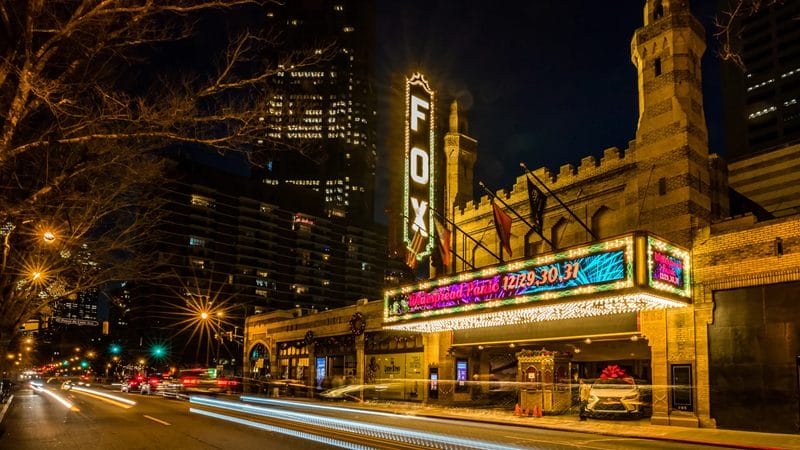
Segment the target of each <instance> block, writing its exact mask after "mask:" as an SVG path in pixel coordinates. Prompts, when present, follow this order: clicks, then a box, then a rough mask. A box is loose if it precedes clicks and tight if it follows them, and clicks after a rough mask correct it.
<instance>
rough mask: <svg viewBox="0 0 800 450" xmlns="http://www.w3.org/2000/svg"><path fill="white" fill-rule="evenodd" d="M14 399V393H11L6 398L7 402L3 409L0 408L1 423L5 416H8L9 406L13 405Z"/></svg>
mask: <svg viewBox="0 0 800 450" xmlns="http://www.w3.org/2000/svg"><path fill="white" fill-rule="evenodd" d="M13 400H14V394H11V395H10V396H9V397H8V400H6V402H5V404H4V405H3V409H0V423H3V417H5V416H6V411H8V408H9V406H11V402H12V401H13Z"/></svg>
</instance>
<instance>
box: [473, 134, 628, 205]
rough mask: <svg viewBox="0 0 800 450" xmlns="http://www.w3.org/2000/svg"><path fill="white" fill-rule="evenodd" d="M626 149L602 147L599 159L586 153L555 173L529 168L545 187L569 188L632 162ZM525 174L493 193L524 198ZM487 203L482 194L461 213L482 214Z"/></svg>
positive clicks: (508, 198) (488, 202)
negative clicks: (509, 188)
mask: <svg viewBox="0 0 800 450" xmlns="http://www.w3.org/2000/svg"><path fill="white" fill-rule="evenodd" d="M629 153H631V152H630V151H628V152H623V151H622V150H620V149H619V148H617V147H610V148H607V149H605V150H604V151H603V157H602V158H601V159H600V161H598V160H597V158H595V157H594V156H587V157H585V158H583V159H581V163H580V165H579V166H578V167H575V166H573V165H572V164H564V165H562V166H561V167H560V169H559V172H558V173H557V174H554V173H553V172H551V171H550V169H548V168H547V167H539V168H538V169H535V170H533V171H532V172H533V174H534V175H535V176H536V178H538V179H539V180H541V181H542V182H544V183H545V184H547V187H548V188H550V189H552V190H554V191H555V190H560V189H565V188H569V187H570V186H572V185H576V184H579V183H583V182H585V181H587V180H589V179H591V178H595V177H598V176H602V175H605V174H608V173H611V172H613V171H616V170H618V169H620V168H621V167H623V166H625V165H628V164H631V163H633V162H634V161H633V158H632V155H630V154H629ZM526 177H527V175H526V174H524V173H523V174H521V175H519V176H518V177H517V179H516V180H515V182H514V185H513V186H512V187H511V190H505V189H501V190H499V191H497V192H495V195H498V196H499V197H500V198H502V199H504V200H511V199H515V198H517V197H518V196H523V197H524V198H527V195H528V185H527V182H526ZM490 204H491V198H489V196H488V195H483V196H481V197H480V199H479V200H478V201H477V202H475V201H471V202H467V204H466V205H465V208H464V209H463V210H462V214H463V215H465V216H471V214H470V213H469V211H470V210H476V211H481V212H482V213H483V214H485V212H486V210H485V208H488V207H489V206H490ZM466 218H467V217H463V218H461V219H462V220H463V219H466Z"/></svg>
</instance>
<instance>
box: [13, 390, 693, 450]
mask: <svg viewBox="0 0 800 450" xmlns="http://www.w3.org/2000/svg"><path fill="white" fill-rule="evenodd" d="M44 389H46V390H47V391H40V390H34V389H31V388H28V387H21V388H20V389H18V390H17V391H16V393H15V396H14V398H13V401H12V404H11V405H10V407H9V408H8V411H7V412H6V414H5V417H4V418H3V419H2V423H1V424H0V426H2V428H3V430H4V432H3V434H2V435H0V448H2V449H18V450H28V449H37V450H38V449H120V450H122V449H125V450H128V449H193V450H194V449H237V450H246V449H265V448H267V449H276V450H281V449H297V450H303V449H328V448H356V449H362V448H363V449H367V448H376V449H418V448H445V449H470V448H471V449H482V450H490V449H513V448H520V449H522V448H525V449H531V448H536V449H578V448H580V449H632V448H633V449H656V448H670V449H689V448H705V449H707V448H708V447H707V446H692V445H681V444H679V443H676V442H662V441H651V440H642V439H628V438H621V437H613V436H600V435H594V434H587V433H571V432H563V431H553V430H543V429H536V428H529V427H516V426H505V425H496V424H488V423H478V422H471V421H459V420H452V419H436V418H423V417H415V416H409V415H395V414H389V413H386V412H382V411H378V410H362V409H353V408H352V407H346V406H344V405H341V404H335V403H319V402H302V401H301V402H298V401H286V400H282V399H277V400H276V399H262V398H256V397H243V398H242V400H243V401H242V400H239V399H238V398H222V397H221V398H209V397H195V398H193V399H192V400H191V401H183V400H169V399H164V398H161V397H157V396H142V395H139V394H123V393H120V392H117V391H111V390H108V389H104V388H102V387H100V388H97V387H90V388H88V390H85V391H78V390H77V389H73V390H71V391H64V390H61V389H59V387H58V385H53V384H51V385H45V386H44ZM103 395H112V396H113V398H108V397H104V396H103ZM59 398H60V399H61V400H59ZM62 401H63V402H67V404H64V403H62ZM134 402H135V403H134Z"/></svg>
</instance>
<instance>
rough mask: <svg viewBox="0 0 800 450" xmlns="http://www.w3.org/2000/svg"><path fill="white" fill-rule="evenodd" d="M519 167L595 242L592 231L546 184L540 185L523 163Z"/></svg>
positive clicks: (540, 182) (595, 238) (595, 237)
mask: <svg viewBox="0 0 800 450" xmlns="http://www.w3.org/2000/svg"><path fill="white" fill-rule="evenodd" d="M519 165H520V167H522V168H523V169H525V171H526V172H527V173H528V174H529V175H530V176H532V177H533V179H534V180H536V182H537V183H539V184H541V185H542V186H543V187H544V189H545V190H546V191H547V193H548V194H550V195H552V196H553V198H554V199H556V201H557V202H558V204H559V205H561V206H562V207H563V208H564V209H566V210H567V212H568V213H569V214H570V215H571V216H572V217H573V218H574V219H575V220H577V221H578V223H579V224H581V226H582V227H583V228H584V229H585V230H586V231H588V232H589V235H590V236H592V239H594V240H595V241H596V240H597V236H595V234H594V231H592V230H591V229H590V228H589V227H587V226H586V224H585V223H583V221H582V220H581V219H580V218H579V217H578V216H576V215H575V213H574V212H572V210H571V209H569V207H568V206H567V205H565V204H564V202H562V201H561V199H560V198H558V196H557V195H556V194H555V192H553V191H551V190H550V188H549V187H547V185H546V184H544V183H542V180H540V179H539V178H538V177H537V176H536V175H535V174H534V173H533V172H531V169H528V166H526V165H525V163H523V162H521V163H519ZM551 247H552V246H551Z"/></svg>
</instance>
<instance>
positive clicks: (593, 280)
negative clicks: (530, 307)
mask: <svg viewBox="0 0 800 450" xmlns="http://www.w3.org/2000/svg"><path fill="white" fill-rule="evenodd" d="M632 260H633V238H632V237H626V238H623V239H618V240H614V241H609V242H604V243H600V244H595V245H592V246H589V247H584V248H580V249H574V250H570V251H566V252H562V253H558V254H555V255H549V256H544V257H540V258H536V259H531V260H527V261H522V262H516V263H512V264H508V265H505V266H500V267H496V268H493V269H487V270H484V271H481V272H473V273H471V274H464V275H461V276H459V277H458V278H455V277H453V278H448V279H444V280H439V281H436V282H428V283H423V284H421V285H417V286H413V287H411V288H407V289H404V290H399V291H387V293H386V296H385V298H384V302H385V310H384V320H387V321H392V320H398V319H400V318H403V319H405V318H409V317H415V316H416V317H419V316H421V315H436V314H445V313H452V312H459V311H467V310H472V309H479V308H490V307H497V306H502V305H512V304H517V305H518V304H522V303H528V302H535V301H539V300H545V299H551V298H561V297H566V296H571V295H577V294H585V293H591V292H594V291H596V290H608V289H619V288H622V287H628V286H632V285H633V270H632V264H631V262H632Z"/></svg>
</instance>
